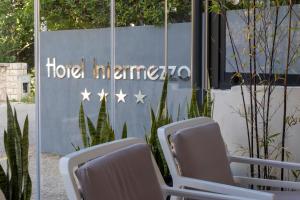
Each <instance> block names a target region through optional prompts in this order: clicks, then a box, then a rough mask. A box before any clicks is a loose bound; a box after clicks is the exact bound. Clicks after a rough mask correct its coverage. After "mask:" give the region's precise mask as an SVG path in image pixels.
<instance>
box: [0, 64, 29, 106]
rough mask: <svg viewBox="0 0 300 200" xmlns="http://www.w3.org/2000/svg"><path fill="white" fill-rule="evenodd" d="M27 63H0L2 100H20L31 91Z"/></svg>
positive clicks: (0, 93) (0, 94)
mask: <svg viewBox="0 0 300 200" xmlns="http://www.w3.org/2000/svg"><path fill="white" fill-rule="evenodd" d="M29 81H30V78H29V76H28V75H27V64H26V63H0V101H5V100H6V95H8V98H9V99H10V100H15V101H20V100H21V99H22V97H24V96H26V95H27V94H28V92H29Z"/></svg>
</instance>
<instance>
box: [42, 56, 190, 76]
mask: <svg viewBox="0 0 300 200" xmlns="http://www.w3.org/2000/svg"><path fill="white" fill-rule="evenodd" d="M46 67H47V77H48V78H58V79H63V78H67V79H71V78H73V79H84V78H85V75H86V72H85V70H86V68H87V66H86V62H85V59H81V63H80V64H74V65H73V64H68V65H62V64H57V62H56V58H47V64H46ZM92 70H93V78H94V79H103V80H105V79H108V80H109V79H110V78H111V74H112V73H113V72H112V71H113V70H112V68H111V66H110V65H109V64H106V65H101V64H97V63H96V59H94V61H93V66H92ZM167 73H168V75H169V76H170V78H172V79H177V78H179V79H181V80H185V81H186V80H189V79H190V77H191V70H190V68H189V67H188V66H186V65H181V66H168V67H165V66H158V65H150V66H148V67H146V66H145V65H116V66H115V67H114V79H115V80H122V79H123V80H152V81H155V80H164V79H165V74H167Z"/></svg>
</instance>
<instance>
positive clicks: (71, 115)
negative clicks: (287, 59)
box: [40, 23, 191, 154]
mask: <svg viewBox="0 0 300 200" xmlns="http://www.w3.org/2000/svg"><path fill="white" fill-rule="evenodd" d="M190 36H191V25H190V24H189V23H184V24H173V25H170V27H169V55H168V56H169V65H176V66H181V65H187V66H190V64H191V63H190V57H191V53H190V52H191V38H190ZM110 50H111V47H110V29H100V30H75V31H74V30H72V31H71V30H70V31H57V32H42V33H41V66H40V72H41V102H40V107H41V128H42V132H41V134H42V151H43V152H53V153H59V154H65V153H69V152H72V151H74V149H73V147H72V145H71V143H74V144H81V139H80V134H79V128H78V112H79V105H80V102H81V100H82V96H81V94H80V93H81V92H83V91H84V89H85V88H87V89H88V90H89V91H90V92H91V93H92V94H91V96H90V97H91V100H90V101H89V102H88V101H85V102H84V108H85V111H86V113H87V115H88V116H90V117H91V118H92V119H93V120H94V121H95V120H96V118H97V115H98V110H99V97H98V96H97V93H98V92H100V91H101V89H105V90H106V91H109V93H110V94H109V96H108V110H109V112H110V108H111V104H112V103H113V104H115V110H116V113H115V116H110V117H111V118H113V117H114V119H115V122H116V132H117V137H118V138H119V137H120V134H121V133H120V132H121V128H122V126H123V123H124V122H126V123H127V124H128V134H129V136H130V137H140V138H144V137H145V134H146V132H147V131H149V125H150V114H149V109H150V106H152V107H153V108H154V110H156V109H157V105H158V102H159V98H160V93H161V88H162V83H163V82H162V81H159V80H157V81H150V80H117V81H116V82H115V87H116V93H118V92H119V90H120V89H122V90H123V92H124V93H126V94H127V95H128V96H127V97H126V103H116V102H111V96H112V93H111V91H110V90H111V87H110V86H111V81H109V80H95V79H93V78H92V66H93V59H94V58H96V61H97V63H100V64H106V63H107V62H110ZM48 57H50V58H52V57H55V58H56V62H57V65H58V64H64V65H66V64H77V63H80V60H81V58H85V60H86V72H87V74H86V77H85V78H84V79H66V78H65V79H53V78H48V77H47V67H46V64H47V58H48ZM116 64H120V65H134V64H137V65H145V66H149V65H158V66H159V65H164V29H163V28H162V27H153V26H143V27H127V28H117V30H116ZM139 90H142V93H144V94H145V95H147V97H146V98H145V104H136V102H135V101H136V99H135V97H134V96H133V95H134V94H137V93H138V91H139ZM168 98H169V108H170V112H171V113H172V114H173V116H174V118H176V117H177V116H176V115H177V110H178V107H179V105H180V107H181V118H183V117H184V114H183V113H184V112H185V111H184V110H185V108H186V105H187V100H189V98H190V81H183V80H179V79H178V80H176V81H171V82H170V85H169V97H168Z"/></svg>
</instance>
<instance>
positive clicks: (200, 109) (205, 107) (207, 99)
mask: <svg viewBox="0 0 300 200" xmlns="http://www.w3.org/2000/svg"><path fill="white" fill-rule="evenodd" d="M213 104H214V102H213V100H212V98H211V91H210V90H208V91H206V93H205V96H204V101H203V104H201V105H200V106H199V104H198V100H197V90H196V89H195V88H193V89H192V97H191V101H190V104H188V106H187V111H188V118H189V119H191V118H196V117H201V116H203V117H210V118H211V117H212V109H213Z"/></svg>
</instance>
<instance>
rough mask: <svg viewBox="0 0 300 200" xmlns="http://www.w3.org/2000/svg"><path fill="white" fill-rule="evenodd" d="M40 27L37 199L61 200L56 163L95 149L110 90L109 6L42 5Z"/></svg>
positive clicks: (100, 3)
mask: <svg viewBox="0 0 300 200" xmlns="http://www.w3.org/2000/svg"><path fill="white" fill-rule="evenodd" d="M41 25H42V27H41V28H42V32H41V61H40V62H41V66H40V79H41V82H40V88H41V94H40V120H41V121H40V126H41V133H40V134H41V199H67V197H66V193H65V187H64V185H63V181H62V177H61V175H60V172H59V168H58V167H59V158H60V157H61V156H63V155H66V154H68V153H71V152H74V151H76V150H78V149H83V148H86V147H89V146H92V145H94V144H96V141H95V138H94V137H93V136H92V135H93V134H92V131H93V130H92V129H93V128H91V127H92V126H93V127H94V128H95V129H96V131H98V126H97V123H96V122H97V117H98V113H99V108H100V98H101V97H102V94H103V92H107V90H110V70H109V69H110V59H111V57H110V54H111V41H110V39H111V37H110V34H111V29H110V1H106V0H101V1H97V2H96V1H47V0H44V1H42V4H41ZM104 71H105V73H103V72H104ZM102 88H105V91H103V90H102ZM108 104H110V103H109V102H108ZM81 105H82V107H81ZM108 107H109V106H108ZM88 124H89V126H88ZM91 124H93V125H91ZM83 130H84V131H83ZM84 133H86V134H84Z"/></svg>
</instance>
